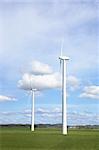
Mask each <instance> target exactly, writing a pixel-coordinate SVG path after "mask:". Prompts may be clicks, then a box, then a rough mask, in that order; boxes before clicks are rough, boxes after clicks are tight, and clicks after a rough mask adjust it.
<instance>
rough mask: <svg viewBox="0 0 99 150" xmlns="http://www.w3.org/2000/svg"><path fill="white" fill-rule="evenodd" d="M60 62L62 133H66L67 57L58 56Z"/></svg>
mask: <svg viewBox="0 0 99 150" xmlns="http://www.w3.org/2000/svg"><path fill="white" fill-rule="evenodd" d="M59 59H60V62H61V63H62V132H63V134H64V135H66V134H67V100H66V99H67V92H66V63H67V61H68V60H69V58H68V57H66V56H62V49H61V56H60V57H59Z"/></svg>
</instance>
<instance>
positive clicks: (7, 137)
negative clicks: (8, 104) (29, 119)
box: [0, 127, 99, 150]
mask: <svg viewBox="0 0 99 150" xmlns="http://www.w3.org/2000/svg"><path fill="white" fill-rule="evenodd" d="M0 150H99V130H95V129H86V130H85V129H72V130H69V131H68V135H67V136H64V135H62V134H61V130H60V129H57V128H54V129H52V128H51V129H50V128H45V129H41V128H39V129H36V130H35V132H31V131H29V128H21V127H19V128H7V127H6V128H1V129H0Z"/></svg>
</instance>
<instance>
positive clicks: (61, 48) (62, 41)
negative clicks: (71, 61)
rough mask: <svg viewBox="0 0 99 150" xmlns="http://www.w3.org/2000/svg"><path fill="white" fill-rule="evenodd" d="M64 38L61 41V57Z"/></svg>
mask: <svg viewBox="0 0 99 150" xmlns="http://www.w3.org/2000/svg"><path fill="white" fill-rule="evenodd" d="M63 45H64V38H62V40H61V56H62V55H63Z"/></svg>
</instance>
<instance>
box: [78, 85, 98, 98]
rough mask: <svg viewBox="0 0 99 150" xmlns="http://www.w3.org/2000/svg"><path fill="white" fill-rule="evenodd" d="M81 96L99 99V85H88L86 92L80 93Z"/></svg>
mask: <svg viewBox="0 0 99 150" xmlns="http://www.w3.org/2000/svg"><path fill="white" fill-rule="evenodd" d="M80 97H81V98H91V99H99V86H95V85H93V86H87V87H85V88H84V92H83V93H82V94H80Z"/></svg>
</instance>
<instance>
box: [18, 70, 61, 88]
mask: <svg viewBox="0 0 99 150" xmlns="http://www.w3.org/2000/svg"><path fill="white" fill-rule="evenodd" d="M59 78H60V77H59V74H58V73H53V74H50V75H46V74H45V75H31V74H28V73H26V74H24V75H23V77H22V80H19V82H18V87H19V88H21V89H24V90H30V89H37V90H45V89H51V88H59V87H60V86H61V82H60V79H59Z"/></svg>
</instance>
